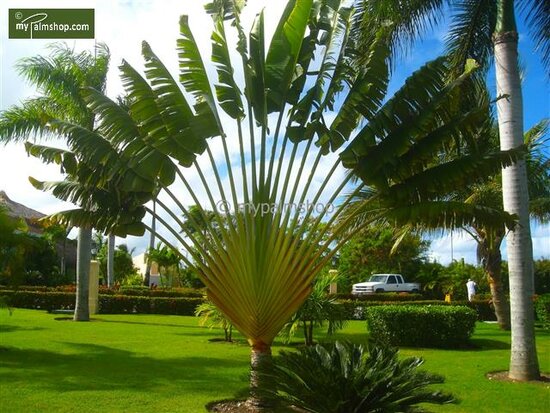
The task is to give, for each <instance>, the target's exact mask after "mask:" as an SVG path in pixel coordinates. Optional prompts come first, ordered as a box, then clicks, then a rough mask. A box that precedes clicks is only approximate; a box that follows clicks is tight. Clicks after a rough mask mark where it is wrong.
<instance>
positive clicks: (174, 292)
mask: <svg viewBox="0 0 550 413" xmlns="http://www.w3.org/2000/svg"><path fill="white" fill-rule="evenodd" d="M2 290H9V291H34V292H68V293H74V292H76V285H74V284H71V285H60V286H57V287H44V286H35V285H20V286H17V287H16V288H15V287H12V286H0V291H2ZM99 294H105V295H128V296H136V297H187V298H191V297H193V298H202V297H204V296H205V295H206V290H205V289H195V288H148V287H139V286H128V287H127V286H122V287H120V289H114V288H108V287H106V286H103V285H100V286H99Z"/></svg>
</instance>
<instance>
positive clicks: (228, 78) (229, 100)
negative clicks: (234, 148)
mask: <svg viewBox="0 0 550 413" xmlns="http://www.w3.org/2000/svg"><path fill="white" fill-rule="evenodd" d="M214 24H215V29H214V31H213V32H212V62H213V63H214V64H216V70H217V72H218V81H219V82H220V83H219V84H217V85H216V97H217V98H218V102H219V104H220V106H221V108H222V109H223V110H224V111H225V113H227V114H228V115H229V116H231V117H232V118H233V119H242V118H243V117H244V109H243V102H242V100H241V91H240V89H239V87H238V86H237V84H236V82H235V79H234V77H233V67H232V65H231V58H230V56H229V48H228V46H227V39H226V37H225V28H224V20H223V18H218V19H215V20H214Z"/></svg>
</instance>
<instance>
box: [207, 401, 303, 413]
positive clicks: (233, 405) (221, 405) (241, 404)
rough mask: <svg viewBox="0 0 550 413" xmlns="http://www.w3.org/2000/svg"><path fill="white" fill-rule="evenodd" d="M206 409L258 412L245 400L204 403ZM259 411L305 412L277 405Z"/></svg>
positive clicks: (232, 412)
mask: <svg viewBox="0 0 550 413" xmlns="http://www.w3.org/2000/svg"><path fill="white" fill-rule="evenodd" d="M206 409H207V410H208V411H209V412H213V413H259V410H258V409H257V408H256V407H253V406H250V405H249V404H248V403H246V400H221V401H217V402H212V403H209V404H207V405H206ZM261 413H305V412H304V410H301V409H297V408H295V407H278V408H273V409H268V410H262V411H261Z"/></svg>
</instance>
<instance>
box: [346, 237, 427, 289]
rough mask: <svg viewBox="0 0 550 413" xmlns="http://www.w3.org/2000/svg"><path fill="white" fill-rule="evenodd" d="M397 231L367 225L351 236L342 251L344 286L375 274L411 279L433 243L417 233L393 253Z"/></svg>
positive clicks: (349, 286) (406, 239) (349, 285)
mask: <svg viewBox="0 0 550 413" xmlns="http://www.w3.org/2000/svg"><path fill="white" fill-rule="evenodd" d="M396 238H397V231H396V230H392V229H390V228H384V227H374V228H368V229H366V230H365V231H363V232H361V233H360V234H359V235H357V236H355V237H353V238H352V239H350V240H349V241H348V242H347V243H346V244H345V245H344V246H343V247H342V248H341V250H340V259H339V266H338V270H339V272H340V273H341V274H342V275H343V276H344V278H343V282H342V285H341V287H342V289H343V290H344V291H350V290H351V286H352V285H353V284H355V283H358V282H363V281H365V280H367V279H368V278H369V277H370V275H371V274H375V273H398V274H403V277H404V278H405V280H407V281H408V282H412V281H416V279H415V276H416V274H417V273H418V271H419V269H420V268H421V265H422V264H423V262H424V261H425V260H426V254H427V252H428V248H429V245H430V243H429V242H428V241H424V240H422V239H421V238H420V237H419V236H418V235H413V234H407V235H406V236H405V237H404V238H403V239H402V240H401V242H400V243H399V246H398V247H397V248H396V250H395V251H393V252H392V248H393V246H394V244H395V241H396Z"/></svg>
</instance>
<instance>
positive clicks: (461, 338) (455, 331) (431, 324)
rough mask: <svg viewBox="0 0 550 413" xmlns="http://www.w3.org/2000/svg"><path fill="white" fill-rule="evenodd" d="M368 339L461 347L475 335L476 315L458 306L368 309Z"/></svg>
mask: <svg viewBox="0 0 550 413" xmlns="http://www.w3.org/2000/svg"><path fill="white" fill-rule="evenodd" d="M366 318H367V323H368V327H369V332H370V335H371V337H372V338H373V339H374V340H376V341H379V342H381V343H384V344H386V345H392V346H410V347H443V348H454V347H461V346H464V345H466V344H467V343H468V340H469V338H470V336H471V335H472V333H473V332H474V328H475V322H476V319H477V313H476V312H475V311H474V310H473V309H471V308H468V307H465V306H457V305H447V306H446V305H429V306H411V305H402V306H398V305H386V306H378V307H369V308H367V310H366Z"/></svg>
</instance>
